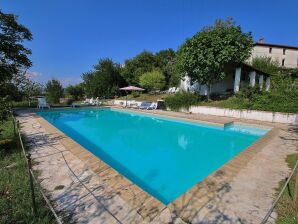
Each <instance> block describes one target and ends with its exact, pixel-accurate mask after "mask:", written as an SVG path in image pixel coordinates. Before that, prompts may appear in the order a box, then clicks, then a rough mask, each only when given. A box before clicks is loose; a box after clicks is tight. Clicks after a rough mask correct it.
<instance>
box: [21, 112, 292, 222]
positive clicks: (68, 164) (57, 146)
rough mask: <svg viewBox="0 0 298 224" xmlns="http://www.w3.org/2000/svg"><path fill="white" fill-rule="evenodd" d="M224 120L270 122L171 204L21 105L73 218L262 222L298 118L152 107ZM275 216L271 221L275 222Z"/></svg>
mask: <svg viewBox="0 0 298 224" xmlns="http://www.w3.org/2000/svg"><path fill="white" fill-rule="evenodd" d="M148 112H149V113H155V114H159V115H162V116H172V117H179V118H180V119H191V120H194V121H203V122H211V123H216V124H218V125H224V124H226V123H230V122H232V121H236V122H245V123H248V124H257V125H266V126H271V127H273V129H272V130H271V131H270V132H269V133H268V134H267V135H266V136H264V137H263V138H262V139H261V140H259V141H257V142H256V143H255V144H253V145H252V146H250V147H249V148H248V149H246V150H244V151H243V152H241V153H240V154H239V155H238V156H236V157H235V158H234V159H232V160H231V161H230V162H228V163H227V164H225V165H224V166H222V167H221V168H220V169H218V170H217V171H215V172H214V173H212V174H211V175H209V176H208V177H207V178H205V179H204V180H203V181H201V182H200V183H198V184H197V185H195V186H194V187H193V188H191V189H190V190H189V191H188V192H186V193H185V194H183V195H182V196H181V197H179V198H178V199H176V200H175V201H174V202H172V203H171V204H169V205H168V206H164V205H163V204H162V203H160V202H159V201H158V200H157V199H155V198H153V197H152V196H150V195H149V194H148V193H146V192H144V191H143V190H142V189H141V188H139V187H138V186H136V185H135V184H133V183H132V182H130V181H129V180H128V179H126V178H125V177H123V176H122V175H121V174H119V173H118V172H117V171H115V170H114V169H113V168H111V167H110V166H109V165H107V164H105V163H104V162H103V161H101V160H100V159H98V158H97V157H95V156H94V155H93V154H92V153H90V152H89V151H87V150H86V149H84V148H83V147H82V146H80V145H79V144H78V143H76V142H75V141H73V140H72V139H70V138H69V137H67V136H66V135H65V134H63V133H62V132H60V131H59V130H58V129H56V128H55V127H53V126H52V125H51V124H49V123H48V122H47V121H45V120H44V119H43V118H41V117H39V116H38V115H36V114H35V113H34V112H33V111H28V110H27V111H19V116H18V119H19V121H20V124H21V130H22V133H23V134H24V135H25V137H26V139H27V143H28V145H29V146H30V149H31V153H32V157H33V158H34V169H36V170H38V171H40V176H39V180H40V182H41V185H42V186H43V188H44V189H46V190H47V192H48V196H49V197H50V198H51V199H52V201H53V203H54V205H55V208H56V209H57V210H58V211H64V214H67V217H66V218H67V219H68V220H70V222H74V223H259V222H260V221H261V220H262V218H263V217H264V216H265V214H266V212H267V211H268V209H269V207H270V206H271V204H272V202H273V195H274V193H275V188H276V187H277V186H278V182H279V181H280V180H281V179H283V178H284V177H285V176H286V175H287V174H288V173H289V169H288V167H287V164H286V162H285V158H286V156H287V155H289V154H292V153H294V152H297V140H298V134H297V132H298V129H297V127H294V126H289V125H281V124H272V123H263V122H254V121H243V120H238V119H231V118H226V117H216V116H206V115H198V114H184V113H175V112H166V111H146V113H148ZM274 216H275V214H273V215H272V217H273V218H271V220H270V221H271V222H274Z"/></svg>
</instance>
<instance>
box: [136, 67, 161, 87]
mask: <svg viewBox="0 0 298 224" xmlns="http://www.w3.org/2000/svg"><path fill="white" fill-rule="evenodd" d="M165 84H166V81H165V76H164V75H163V74H162V72H160V71H157V70H155V71H152V72H146V73H144V74H143V75H141V77H140V85H141V86H143V87H145V88H147V89H148V90H161V89H162V88H164V86H165Z"/></svg>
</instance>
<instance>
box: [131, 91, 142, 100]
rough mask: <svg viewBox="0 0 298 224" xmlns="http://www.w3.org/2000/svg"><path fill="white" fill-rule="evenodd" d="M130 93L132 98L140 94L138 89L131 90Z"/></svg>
mask: <svg viewBox="0 0 298 224" xmlns="http://www.w3.org/2000/svg"><path fill="white" fill-rule="evenodd" d="M131 95H132V97H133V98H137V97H139V96H140V92H138V91H132V93H131Z"/></svg>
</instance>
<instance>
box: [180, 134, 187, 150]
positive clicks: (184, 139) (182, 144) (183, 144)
mask: <svg viewBox="0 0 298 224" xmlns="http://www.w3.org/2000/svg"><path fill="white" fill-rule="evenodd" d="M178 145H179V146H180V147H181V148H182V149H184V150H185V149H186V148H187V145H188V140H187V137H186V136H185V135H179V137H178Z"/></svg>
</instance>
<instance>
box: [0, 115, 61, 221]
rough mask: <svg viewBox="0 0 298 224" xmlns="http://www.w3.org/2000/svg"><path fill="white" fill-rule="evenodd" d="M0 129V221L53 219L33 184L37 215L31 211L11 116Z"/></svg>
mask: <svg viewBox="0 0 298 224" xmlns="http://www.w3.org/2000/svg"><path fill="white" fill-rule="evenodd" d="M0 129H3V132H2V135H0V167H1V172H0V223H32V224H33V223H36V224H37V223H45V224H46V223H54V222H55V220H54V217H53V216H52V215H51V211H50V210H49V209H48V207H47V205H46V203H45V201H44V199H43V197H42V195H41V194H40V192H39V190H38V188H37V186H36V185H35V184H34V187H35V199H36V206H37V215H36V216H34V215H33V212H32V209H31V192H30V188H29V180H28V174H27V172H28V171H27V164H26V160H25V158H24V155H23V153H22V151H21V149H20V148H18V144H17V139H16V138H15V137H14V132H13V124H12V120H11V119H8V120H7V121H5V122H4V123H2V124H0ZM10 166H11V167H10ZM9 167H10V168H9Z"/></svg>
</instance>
